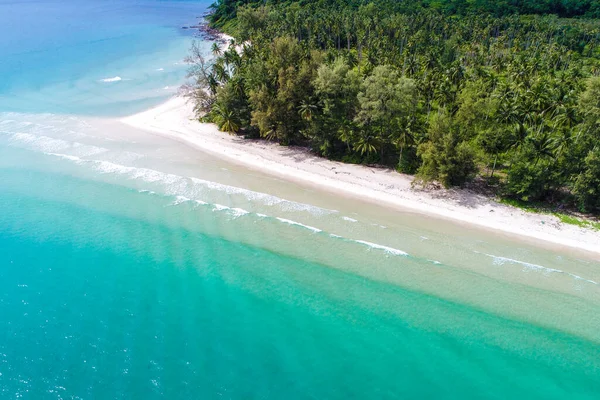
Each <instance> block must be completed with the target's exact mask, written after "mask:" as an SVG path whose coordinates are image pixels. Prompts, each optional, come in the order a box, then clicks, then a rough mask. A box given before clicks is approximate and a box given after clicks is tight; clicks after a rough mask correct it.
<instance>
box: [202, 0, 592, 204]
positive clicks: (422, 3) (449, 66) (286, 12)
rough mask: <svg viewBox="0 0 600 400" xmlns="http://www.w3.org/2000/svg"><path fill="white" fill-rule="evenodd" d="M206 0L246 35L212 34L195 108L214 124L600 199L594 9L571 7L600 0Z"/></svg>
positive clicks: (425, 171) (356, 156)
mask: <svg viewBox="0 0 600 400" xmlns="http://www.w3.org/2000/svg"><path fill="white" fill-rule="evenodd" d="M212 9H213V14H212V15H211V16H210V17H209V18H210V21H211V23H212V24H213V26H216V27H224V28H225V29H227V30H228V31H229V33H232V34H233V35H234V36H235V37H236V41H237V42H236V43H237V45H238V46H240V47H243V50H242V51H241V52H240V53H238V52H237V51H235V50H228V51H225V52H223V54H219V49H218V48H214V49H213V50H214V54H215V55H216V56H217V58H216V59H215V60H214V61H213V62H212V63H211V64H210V68H208V69H207V68H206V65H205V64H201V67H199V68H197V69H196V71H197V72H198V74H197V75H196V76H197V79H196V81H195V83H196V87H197V89H198V90H196V91H195V92H194V96H193V98H195V99H196V100H197V103H198V107H197V109H198V110H199V112H205V113H207V114H206V116H205V118H206V119H207V120H212V121H214V122H217V123H218V124H219V125H220V126H222V127H223V129H225V128H227V130H229V131H236V130H239V131H242V132H244V133H245V134H248V133H252V134H259V135H260V136H261V137H264V138H267V139H269V140H276V141H278V142H279V143H281V144H284V145H287V144H300V145H306V146H309V147H310V148H311V149H312V150H313V151H314V152H316V153H317V154H320V155H322V156H325V157H329V158H334V159H338V160H345V161H348V162H355V163H366V164H374V163H376V164H381V165H385V166H388V167H390V168H396V169H397V170H399V171H402V172H406V173H414V172H417V173H418V176H419V177H420V179H422V180H423V181H429V180H437V181H439V182H441V183H442V184H443V185H444V186H454V185H463V184H465V183H467V182H468V181H469V180H470V179H473V178H474V177H475V176H476V175H477V173H480V174H481V175H484V176H487V177H488V179H490V178H496V179H497V181H498V182H499V184H498V187H499V190H500V191H501V193H503V194H504V195H506V196H508V197H509V198H512V199H520V200H526V201H529V202H533V201H541V200H548V201H552V200H553V199H555V198H569V199H571V200H570V201H572V202H575V203H577V205H578V207H579V208H580V209H582V210H586V211H591V212H598V211H599V205H598V201H599V200H598V198H599V197H600V195H599V193H600V192H599V191H598V161H597V160H598V150H597V146H598V143H600V46H599V44H600V22H598V21H596V20H591V19H584V18H578V19H567V18H568V17H574V16H579V17H581V16H587V17H593V16H600V14H599V13H600V6H599V5H598V2H597V1H594V0H552V1H550V0H531V1H522V0H510V1H509V0H500V1H490V0H417V1H389V0H374V1H367V0H318V1H317V0H302V1H293V0H289V1H285V2H284V1H278V0H272V1H268V2H264V1H258V0H238V1H235V2H234V1H232V0H219V1H218V2H217V3H215V4H214V5H213V6H212ZM524 14H530V15H524ZM546 14H554V15H546ZM541 15H546V16H541ZM199 71H201V73H200V72H199ZM234 128H235V129H234Z"/></svg>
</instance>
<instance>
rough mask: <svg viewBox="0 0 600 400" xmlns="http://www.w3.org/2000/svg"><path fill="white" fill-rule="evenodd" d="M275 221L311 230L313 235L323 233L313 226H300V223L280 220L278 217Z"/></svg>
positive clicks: (284, 219)
mask: <svg viewBox="0 0 600 400" xmlns="http://www.w3.org/2000/svg"><path fill="white" fill-rule="evenodd" d="M277 219H278V220H279V221H281V222H283V223H286V224H289V225H296V226H300V227H302V228H305V229H308V230H311V231H313V232H315V233H319V232H323V231H322V230H321V229H319V228H315V227H314V226H310V225H304V224H302V223H300V222H296V221H292V220H291V219H286V218H280V217H277Z"/></svg>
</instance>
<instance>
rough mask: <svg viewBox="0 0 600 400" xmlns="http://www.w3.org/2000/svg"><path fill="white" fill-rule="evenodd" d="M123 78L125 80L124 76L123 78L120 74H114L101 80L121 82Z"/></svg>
mask: <svg viewBox="0 0 600 400" xmlns="http://www.w3.org/2000/svg"><path fill="white" fill-rule="evenodd" d="M122 80H123V78H121V77H120V76H114V77H112V78H104V79H100V82H105V83H109V82H119V81H122Z"/></svg>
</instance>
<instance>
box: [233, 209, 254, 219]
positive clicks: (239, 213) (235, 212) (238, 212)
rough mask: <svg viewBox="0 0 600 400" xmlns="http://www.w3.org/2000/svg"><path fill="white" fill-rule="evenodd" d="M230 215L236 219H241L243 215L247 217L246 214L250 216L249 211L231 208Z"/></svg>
mask: <svg viewBox="0 0 600 400" xmlns="http://www.w3.org/2000/svg"><path fill="white" fill-rule="evenodd" d="M230 213H231V214H232V215H233V216H234V217H236V218H237V217H241V216H242V215H246V214H250V212H249V211H246V210H244V209H243V208H237V207H236V208H231V209H230Z"/></svg>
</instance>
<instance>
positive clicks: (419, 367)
mask: <svg viewBox="0 0 600 400" xmlns="http://www.w3.org/2000/svg"><path fill="white" fill-rule="evenodd" d="M204 6H205V5H203V4H202V3H197V2H192V1H188V2H183V1H181V2H166V1H162V2H161V1H143V2H139V1H138V2H136V1H120V2H110V1H87V2H85V1H69V2H51V1H36V2H11V3H7V2H3V3H0V22H3V23H2V24H0V27H1V28H0V29H2V30H3V32H2V33H3V34H2V35H0V37H2V39H1V41H0V50H1V51H2V54H3V57H2V61H1V62H0V72H2V74H3V76H4V78H3V79H4V80H3V82H2V84H1V85H0V398H2V399H3V398H19V397H23V398H35V399H38V398H39V399H46V398H48V399H58V398H63V399H64V398H94V399H113V398H123V399H125V398H144V399H146V398H168V399H173V398H183V399H192V398H193V399H195V398H208V399H210V398H215V399H217V398H219V399H220V398H225V399H228V398H229V399H305V398H306V399H308V398H317V399H349V398H356V399H387V398H389V399H392V398H460V399H464V398H473V399H481V398H490V399H495V398H497V399H505V398H509V397H512V398H527V399H531V398H539V399H587V398H589V399H595V398H597V397H598V393H600V345H599V343H600V334H598V332H599V328H600V319H599V318H600V313H599V311H600V306H599V305H600V293H599V290H598V287H599V284H598V282H599V281H600V271H599V268H598V263H597V262H596V261H593V260H590V259H586V258H584V257H578V256H577V255H573V254H562V253H560V252H555V251H548V250H541V249H536V248H534V247H531V246H528V245H525V244H521V243H518V242H510V241H506V240H504V239H502V238H499V237H494V236H492V235H487V234H484V233H482V232H476V231H469V230H468V229H465V228H460V227H454V226H451V225H444V224H443V223H441V222H436V221H430V220H426V219H424V218H421V217H414V216H410V215H400V214H398V215H396V214H395V213H394V214H391V212H389V211H383V210H377V209H373V208H368V207H367V206H365V205H363V204H359V203H355V202H351V201H347V202H344V201H341V200H340V199H337V198H335V197H332V196H328V195H325V194H319V193H315V192H312V191H310V190H307V189H301V188H297V187H295V186H293V185H287V184H285V183H283V182H279V181H277V180H273V179H271V178H268V177H263V176H260V175H258V174H256V173H253V172H251V171H245V170H243V169H240V168H237V167H234V166H230V165H227V164H225V163H223V162H220V161H218V160H214V159H211V158H210V157H208V156H205V155H201V154H198V153H195V152H193V151H189V150H186V149H185V148H183V147H182V146H179V145H177V144H174V143H170V142H168V141H166V140H162V139H159V138H152V137H150V135H147V134H143V133H139V132H130V131H127V129H126V128H124V127H122V126H119V125H118V124H116V123H108V122H104V121H102V120H98V119H95V118H93V117H94V116H96V117H97V116H104V115H123V114H127V113H129V112H134V111H137V110H139V109H143V108H144V107H146V106H147V105H149V104H154V103H156V102H159V101H161V100H162V99H164V98H165V96H168V93H164V92H169V91H168V90H164V87H165V86H170V87H171V86H175V87H176V85H177V84H178V83H179V82H181V79H182V78H183V75H184V73H185V71H184V68H183V67H181V66H179V65H174V64H175V63H176V62H178V61H177V60H180V59H181V58H182V57H183V53H184V52H185V49H186V48H187V47H188V46H189V41H190V40H191V38H190V37H189V36H186V35H182V32H181V30H180V29H179V28H180V26H181V25H189V24H191V23H193V21H194V20H195V16H196V15H200V14H201V13H202V11H203V8H204ZM9 9H10V13H8V12H7V11H6V10H9ZM9 15H12V17H8V16H9ZM49 15H51V16H53V17H52V18H44V16H49ZM90 15H93V16H94V21H96V22H97V26H95V27H94V28H90V27H89V16H90ZM24 20H28V21H30V25H28V26H30V27H31V30H30V31H25V32H23V31H19V32H15V29H16V27H17V26H21V25H20V24H21V23H24V22H23V21H24ZM42 20H48V21H47V22H44V23H43V24H42V23H41V22H40V21H42ZM31 21H38V23H39V25H38V24H36V23H32V22H31ZM65 22H66V23H65ZM72 32H77V34H76V35H73V34H72ZM184 33H185V32H184ZM186 34H188V33H186ZM17 35H21V36H19V37H18V38H17V37H16V36H17ZM11 38H12V39H11ZM17 39H18V40H17ZM17 42H18V44H17ZM50 49H53V50H52V51H51V50H50ZM25 50H28V51H25ZM92 50H93V51H92ZM49 52H50V53H52V54H55V55H56V57H54V58H52V59H51V60H52V61H48V62H47V63H46V64H45V66H42V65H41V64H40V63H39V62H37V61H39V60H40V59H43V60H47V58H46V56H47V55H48V54H49ZM182 52H183V53H182ZM4 55H7V56H6V57H4ZM36 60H37V61H36ZM74 60H79V61H80V62H79V61H78V62H75V63H74V62H73V61H74ZM23 66H26V68H23ZM160 68H163V71H157V69H160ZM42 70H44V71H45V72H42ZM116 76H119V77H121V78H122V80H121V81H114V82H103V81H102V79H106V78H111V77H116ZM126 79H130V80H126ZM50 94H52V95H50Z"/></svg>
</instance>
